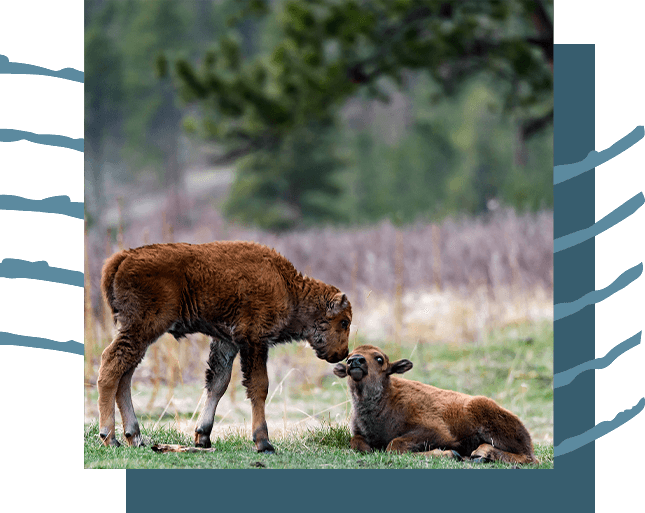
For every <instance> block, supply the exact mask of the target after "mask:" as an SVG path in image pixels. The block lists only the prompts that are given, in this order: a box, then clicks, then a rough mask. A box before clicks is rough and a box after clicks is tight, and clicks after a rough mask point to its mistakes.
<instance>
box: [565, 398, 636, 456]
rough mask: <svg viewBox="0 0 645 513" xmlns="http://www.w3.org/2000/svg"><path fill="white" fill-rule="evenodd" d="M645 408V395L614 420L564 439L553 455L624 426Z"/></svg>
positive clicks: (566, 451)
mask: <svg viewBox="0 0 645 513" xmlns="http://www.w3.org/2000/svg"><path fill="white" fill-rule="evenodd" d="M643 408H645V397H643V398H642V399H641V400H640V401H638V404H637V405H636V406H634V407H633V408H631V409H629V410H625V411H621V412H620V413H619V414H617V415H616V416H615V417H614V419H613V420H605V421H603V422H600V423H598V424H596V425H595V426H594V427H592V428H591V429H589V430H588V431H585V432H584V433H582V434H580V435H577V436H572V437H571V438H567V439H566V440H563V441H562V442H560V444H559V445H557V446H556V447H555V448H554V449H553V455H554V456H562V455H563V454H567V453H568V452H571V451H575V450H576V449H579V448H580V447H582V446H583V445H586V444H588V443H589V442H593V441H594V440H597V439H598V438H600V437H601V436H604V435H606V434H607V433H610V432H612V431H613V430H614V429H616V428H617V427H620V426H622V425H623V424H625V422H628V421H630V420H632V419H633V418H634V417H635V416H636V415H638V414H639V413H640V412H641V411H643Z"/></svg>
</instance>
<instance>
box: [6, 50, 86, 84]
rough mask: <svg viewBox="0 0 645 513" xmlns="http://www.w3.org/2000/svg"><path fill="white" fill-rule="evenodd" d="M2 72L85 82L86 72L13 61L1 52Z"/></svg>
mask: <svg viewBox="0 0 645 513" xmlns="http://www.w3.org/2000/svg"><path fill="white" fill-rule="evenodd" d="M0 73H4V74H7V75H43V76H46V77H55V78H63V79H65V80H71V81H73V82H80V83H81V84H82V83H84V82H85V73H83V72H82V71H79V70H77V69H74V68H63V69H61V70H58V71H55V70H51V69H47V68H41V67H40V66H34V65H33V64H23V63H22V62H11V61H10V60H9V57H7V56H6V55H1V54H0Z"/></svg>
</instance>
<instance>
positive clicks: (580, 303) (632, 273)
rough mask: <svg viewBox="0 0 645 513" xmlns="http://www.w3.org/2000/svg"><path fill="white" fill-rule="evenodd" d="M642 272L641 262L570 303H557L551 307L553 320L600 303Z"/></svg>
mask: <svg viewBox="0 0 645 513" xmlns="http://www.w3.org/2000/svg"><path fill="white" fill-rule="evenodd" d="M642 273H643V263H642V262H641V263H640V264H638V265H636V266H634V267H632V268H631V269H628V270H627V271H625V272H624V273H623V274H621V275H620V276H619V277H618V278H616V281H614V282H613V283H612V284H611V285H609V286H608V287H606V288H604V289H600V290H594V291H592V292H589V293H588V294H585V295H584V296H582V297H581V298H579V299H576V300H575V301H572V302H571V303H558V304H557V305H555V306H554V307H553V320H554V321H557V320H558V319H562V318H563V317H567V316H569V315H572V314H574V313H576V312H579V311H580V310H582V309H583V308H584V307H585V306H587V305H592V304H595V303H600V302H601V301H603V300H605V299H607V298H608V297H609V296H611V295H612V294H614V293H616V292H618V291H619V290H621V289H624V288H625V287H626V286H627V285H629V284H630V283H631V282H633V281H634V280H635V279H636V278H638V277H639V276H640V275H641V274H642Z"/></svg>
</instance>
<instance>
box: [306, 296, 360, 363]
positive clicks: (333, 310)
mask: <svg viewBox="0 0 645 513" xmlns="http://www.w3.org/2000/svg"><path fill="white" fill-rule="evenodd" d="M351 323H352V306H351V304H350V303H349V300H348V299H347V296H346V295H345V294H343V293H342V292H338V293H336V294H335V295H334V296H333V298H332V299H331V300H330V301H329V302H328V303H327V304H326V306H325V312H324V315H323V317H322V318H320V319H318V320H317V321H316V322H315V323H314V330H313V333H312V334H311V336H310V337H308V339H309V343H310V344H311V347H312V348H313V349H314V351H315V352H316V356H318V358H320V359H322V360H327V361H328V362H329V363H336V362H339V361H341V360H343V359H344V358H345V357H346V356H347V353H349V326H350V325H351Z"/></svg>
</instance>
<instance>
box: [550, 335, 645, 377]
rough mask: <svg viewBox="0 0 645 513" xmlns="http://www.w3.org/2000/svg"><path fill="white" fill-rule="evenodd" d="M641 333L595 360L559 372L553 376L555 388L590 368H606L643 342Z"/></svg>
mask: <svg viewBox="0 0 645 513" xmlns="http://www.w3.org/2000/svg"><path fill="white" fill-rule="evenodd" d="M641 333H643V332H642V331H639V332H638V333H636V335H634V336H633V337H629V338H628V339H627V340H625V341H623V342H621V343H620V344H618V345H617V346H616V347H614V348H613V349H612V350H611V351H609V352H608V353H607V354H606V355H605V356H603V357H602V358H596V359H595V360H590V361H588V362H585V363H581V364H580V365H576V366H575V367H572V368H571V369H569V370H566V371H563V372H558V373H557V374H556V375H555V376H553V388H558V387H563V386H566V385H568V384H569V383H571V382H572V381H573V380H574V379H576V377H577V376H578V375H579V374H581V373H583V372H585V371H588V370H591V369H604V368H605V367H608V366H609V365H611V364H612V363H613V361H614V360H615V359H616V358H618V357H619V356H620V355H621V354H623V353H625V352H627V351H629V350H630V349H631V348H632V347H636V346H637V345H638V344H640V343H641Z"/></svg>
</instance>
